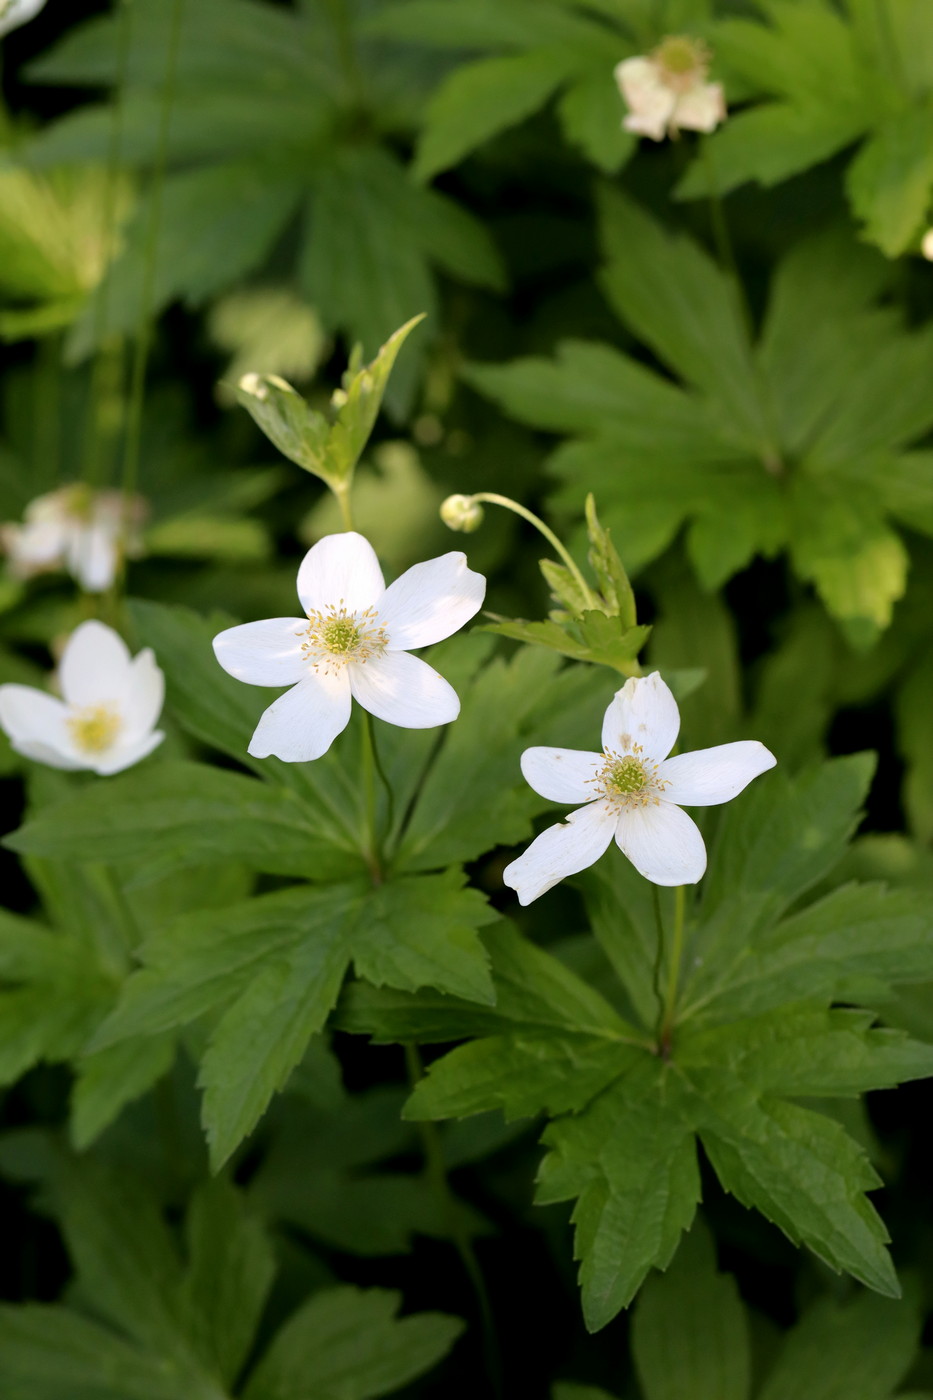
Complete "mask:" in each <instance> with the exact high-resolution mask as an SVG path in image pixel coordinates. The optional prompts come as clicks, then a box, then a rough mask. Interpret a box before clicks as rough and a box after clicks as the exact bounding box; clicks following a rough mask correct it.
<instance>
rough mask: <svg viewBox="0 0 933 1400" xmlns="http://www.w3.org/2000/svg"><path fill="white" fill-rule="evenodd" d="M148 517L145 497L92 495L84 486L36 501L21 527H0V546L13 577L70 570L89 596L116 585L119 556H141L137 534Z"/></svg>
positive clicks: (108, 493) (117, 493) (111, 493)
mask: <svg viewBox="0 0 933 1400" xmlns="http://www.w3.org/2000/svg"><path fill="white" fill-rule="evenodd" d="M145 515H146V504H145V502H144V501H143V499H142V497H141V496H131V497H130V498H129V499H128V500H127V499H125V498H124V496H123V494H122V492H120V491H92V490H91V488H90V487H89V486H84V485H81V484H80V483H78V484H75V485H73V486H61V487H59V488H58V490H57V491H50V492H48V494H47V495H45V496H37V497H36V499H35V500H34V501H31V502H30V503H29V505H28V506H27V507H26V511H25V514H24V517H23V523H22V525H15V524H7V525H3V526H0V545H2V546H3V549H4V550H5V551H6V554H7V556H8V559H9V569H10V573H11V574H12V575H13V577H14V578H22V579H25V578H31V577H32V576H33V575H34V574H40V573H46V572H48V571H50V570H55V569H66V570H67V571H68V573H70V574H71V575H72V577H73V578H75V579H77V581H78V583H79V584H80V585H81V587H82V588H83V589H84V590H85V592H87V593H103V592H105V591H106V590H107V589H108V588H109V587H110V585H111V584H112V583H113V581H114V578H115V577H116V573H117V567H118V565H119V562H120V557H121V554H129V555H132V554H135V553H138V552H139V543H140V542H139V536H138V529H139V526H140V525H141V524H142V521H143V520H144V518H145Z"/></svg>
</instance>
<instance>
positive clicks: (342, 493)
mask: <svg viewBox="0 0 933 1400" xmlns="http://www.w3.org/2000/svg"><path fill="white" fill-rule="evenodd" d="M330 489H331V490H332V491H333V493H334V495H335V496H336V498H337V504H338V506H339V507H340V517H341V519H342V520H343V528H344V529H345V530H352V529H353V511H352V509H351V507H350V483H349V482H347V481H341V482H340V483H339V485H337V486H334V485H331V488H330Z"/></svg>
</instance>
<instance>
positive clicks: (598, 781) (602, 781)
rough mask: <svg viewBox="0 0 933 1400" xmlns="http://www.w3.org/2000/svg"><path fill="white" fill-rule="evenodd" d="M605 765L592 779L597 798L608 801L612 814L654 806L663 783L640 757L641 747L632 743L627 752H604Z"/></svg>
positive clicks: (649, 765) (650, 763) (655, 769)
mask: <svg viewBox="0 0 933 1400" xmlns="http://www.w3.org/2000/svg"><path fill="white" fill-rule="evenodd" d="M603 756H604V758H605V760H606V761H605V763H604V764H603V766H602V768H601V769H600V770H599V772H598V773H597V775H596V777H595V778H593V779H592V782H593V783H594V784H595V786H596V789H597V794H598V796H599V797H601V798H603V799H604V800H605V801H607V802H609V803H610V805H611V806H612V807H613V809H614V810H615V811H623V810H625V809H627V808H630V807H646V806H647V805H648V804H649V803H654V804H655V805H657V803H658V801H659V798H658V794H659V793H661V792H663V791H664V789H665V788H666V787H667V783H666V782H664V780H663V779H662V778H659V777H658V765H657V764H656V763H652V762H651V761H650V759H646V758H645V757H644V749H643V748H642V746H641V744H633V745H632V747H631V750H630V751H629V752H627V753H622V754H620V753H616V752H615V751H614V750H613V749H604V750H603Z"/></svg>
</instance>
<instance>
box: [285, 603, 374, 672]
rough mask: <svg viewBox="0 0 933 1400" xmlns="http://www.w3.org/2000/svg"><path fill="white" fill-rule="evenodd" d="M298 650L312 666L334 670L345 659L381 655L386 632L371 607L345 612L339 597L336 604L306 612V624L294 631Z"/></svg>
mask: <svg viewBox="0 0 933 1400" xmlns="http://www.w3.org/2000/svg"><path fill="white" fill-rule="evenodd" d="M298 635H299V637H301V638H302V642H301V650H302V651H303V652H304V654H305V657H306V659H307V660H308V661H310V662H311V665H312V666H313V667H314V669H315V670H318V669H321V668H322V669H323V670H324V671H325V672H328V673H330V674H334V673H335V672H336V671H339V670H340V668H341V667H342V666H346V665H347V663H348V662H350V661H355V662H360V663H365V662H367V661H369V660H370V658H371V657H373V656H381V655H382V653H383V652H384V651H385V649H386V643H387V642H388V640H389V638H388V634H387V632H386V630H385V628H384V627H380V626H379V623H378V620H377V615H376V611H375V609H374V608H367V609H366V611H365V612H361V613H354V612H348V611H347V609H346V607H345V606H344V602H343V599H342V598H341V600H340V603H339V605H338V606H337V607H329V608H328V609H327V610H326V611H325V612H313V613H309V614H308V626H307V627H306V628H304V629H303V630H302V631H301V632H299V633H298Z"/></svg>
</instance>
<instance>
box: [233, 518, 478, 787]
mask: <svg viewBox="0 0 933 1400" xmlns="http://www.w3.org/2000/svg"><path fill="white" fill-rule="evenodd" d="M485 593H486V580H485V579H484V578H483V576H482V574H476V573H473V572H472V571H471V570H470V569H468V568H467V562H466V555H464V554H461V553H458V552H456V551H454V552H452V553H450V554H442V555H441V556H440V558H438V559H429V560H427V562H426V563H424V564H415V565H413V566H412V568H410V569H408V570H406V572H405V573H404V574H402V575H401V577H400V578H397V579H396V580H395V582H394V583H391V584H390V585H389V587H388V588H386V586H385V581H384V579H383V577H382V570H381V569H380V567H379V561H378V559H377V558H376V554H375V551H374V549H373V547H372V545H371V544H370V543H369V541H368V540H366V539H364V538H363V536H362V535H358V534H356V532H355V531H353V530H348V531H346V533H344V534H338V535H325V536H324V538H323V539H321V540H318V542H317V544H316V545H314V546H313V547H312V548H311V549H309V550H308V552H307V554H306V555H305V557H304V559H303V560H302V563H301V567H300V568H299V570H298V597H299V599H300V601H301V606H302V608H303V609H304V612H305V616H304V617H303V618H294V617H276V618H270V619H269V620H268V621H265V622H247V623H244V624H243V625H242V626H240V627H230V628H228V629H227V631H226V632H221V633H220V634H219V635H218V636H216V637H215V638H214V652H215V654H216V656H217V660H218V661H219V662H220V664H221V666H223V668H224V670H225V671H229V673H230V675H231V676H236V678H237V680H241V681H246V682H247V683H248V684H249V685H290V686H291V687H292V688H291V690H289V691H287V692H286V693H285V694H284V695H281V696H280V697H279V699H278V700H276V701H275V702H274V703H273V704H272V705H270V706H269V708H268V709H267V710H266V711H265V712H264V714H263V716H262V718H261V719H260V721H259V724H258V725H257V727H256V731H255V733H254V734H253V737H252V739H251V740H250V744H249V752H250V753H251V754H252V755H253V756H254V758H268V757H270V755H274V756H275V757H277V758H282V759H284V760H285V761H286V763H301V762H305V761H307V760H309V759H314V758H320V757H321V755H322V754H325V753H326V752H327V750H328V749H329V748H330V746H331V744H332V743H333V741H334V739H336V737H337V735H338V734H340V733H341V732H342V730H344V729H345V728H346V726H347V724H348V722H349V719H350V701H351V697H352V698H353V699H354V700H356V701H357V702H358V703H359V704H360V705H362V706H363V708H364V709H365V710H369V712H370V714H373V715H375V716H376V718H377V719H384V720H386V721H387V722H388V723H389V724H397V725H400V726H401V727H402V728H403V729H431V728H433V727H434V726H435V725H437V724H449V723H450V721H451V720H454V719H456V718H457V715H458V714H459V713H460V701H459V700H458V698H457V693H456V691H455V690H454V689H453V687H452V686H450V685H448V683H447V681H445V680H444V679H443V677H442V676H439V675H438V673H437V672H436V671H435V670H433V669H432V668H431V667H430V666H429V665H428V664H427V662H425V661H421V660H419V658H418V657H416V656H409V654H408V649H409V647H426V646H430V645H431V644H432V643H433V642H440V641H443V639H444V638H445V637H449V636H451V634H452V633H454V632H456V631H458V630H459V628H461V627H462V626H463V625H464V623H466V622H469V620H470V618H471V617H473V616H474V614H475V613H476V612H478V610H479V608H480V605H481V603H482V601H483V598H484V596H485Z"/></svg>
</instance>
